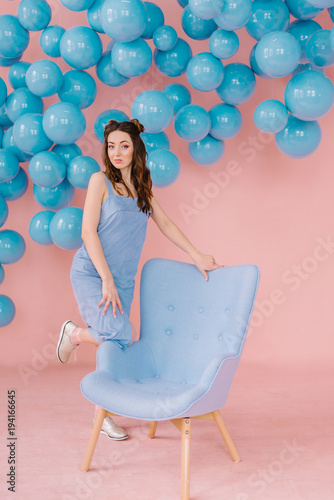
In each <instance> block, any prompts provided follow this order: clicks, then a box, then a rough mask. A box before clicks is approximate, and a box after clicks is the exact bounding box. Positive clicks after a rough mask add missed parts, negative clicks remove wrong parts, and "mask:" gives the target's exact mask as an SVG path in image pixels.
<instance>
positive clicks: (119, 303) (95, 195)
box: [57, 120, 220, 439]
mask: <svg viewBox="0 0 334 500" xmlns="http://www.w3.org/2000/svg"><path fill="white" fill-rule="evenodd" d="M143 131H144V128H143V126H142V125H141V124H140V123H139V122H138V120H131V121H129V122H127V121H125V122H116V121H115V120H111V121H110V122H109V123H108V125H107V126H106V127H105V130H104V140H105V142H104V147H103V153H102V157H103V162H104V165H105V167H106V171H105V173H103V172H98V173H95V174H93V175H92V176H91V179H90V181H89V186H88V190H87V196H86V201H85V206H84V213H83V220H82V239H83V245H82V247H81V248H80V249H79V250H78V251H77V252H76V254H75V256H74V259H73V263H72V268H71V282H72V286H73V290H74V295H75V297H76V300H77V303H78V306H79V309H80V313H81V316H82V319H83V321H84V323H85V324H86V325H87V327H86V328H79V327H78V326H77V325H75V324H74V323H73V322H72V321H65V323H64V324H63V326H62V328H61V331H60V336H59V342H58V345H57V357H58V359H59V361H60V362H62V363H67V361H68V359H69V357H70V355H71V352H72V351H73V350H74V349H75V348H77V347H78V345H79V344H80V343H81V342H89V343H91V344H95V345H97V346H98V345H99V344H101V342H104V341H106V340H108V341H113V342H116V343H117V344H118V345H119V346H120V348H122V349H124V348H125V347H126V346H128V345H129V344H130V343H131V341H132V340H134V337H135V332H134V329H133V327H132V325H131V323H130V320H129V316H130V308H131V303H132V299H133V292H134V283H135V282H134V278H135V275H136V273H137V268H138V262H139V259H140V255H141V251H142V247H143V244H144V241H145V236H146V226H147V221H148V219H149V217H150V216H151V218H152V219H153V220H154V222H155V223H156V224H157V226H158V227H159V229H160V230H161V232H162V233H163V234H164V235H165V236H166V237H167V238H168V239H169V240H171V241H172V242H173V243H175V244H176V245H177V246H178V247H180V248H182V250H184V251H185V252H187V253H188V254H189V255H190V257H191V258H192V260H193V261H194V263H195V264H196V266H197V267H198V269H199V270H200V272H201V273H202V274H203V275H204V277H205V279H208V275H207V273H206V271H209V270H213V269H216V268H218V267H220V266H219V265H218V264H216V262H215V259H214V258H213V257H212V256H210V255H204V254H202V253H201V252H199V251H198V250H197V249H196V248H195V247H194V246H193V245H192V244H191V243H190V241H189V240H188V239H187V238H186V236H185V235H184V234H183V233H182V232H181V231H180V229H179V228H178V227H177V226H176V225H175V224H174V222H172V221H171V220H170V219H169V218H168V216H167V215H166V214H165V212H164V211H163V209H162V208H161V207H160V205H159V204H158V202H157V200H156V199H155V198H154V196H153V193H152V180H151V176H150V171H149V169H148V168H147V166H146V157H147V154H146V150H145V145H144V143H143V141H142V139H141V137H140V133H141V132H143ZM101 432H103V433H104V434H106V435H107V436H108V437H109V438H111V439H126V438H127V434H126V432H125V431H124V430H123V429H121V428H120V427H118V426H117V425H116V424H115V423H114V422H113V420H112V419H111V418H110V417H107V418H106V419H105V421H104V423H103V426H102V431H101Z"/></svg>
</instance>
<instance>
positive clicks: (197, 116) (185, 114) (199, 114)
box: [174, 104, 211, 142]
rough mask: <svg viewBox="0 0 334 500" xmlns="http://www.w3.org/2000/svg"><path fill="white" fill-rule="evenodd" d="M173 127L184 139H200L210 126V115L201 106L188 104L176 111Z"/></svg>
mask: <svg viewBox="0 0 334 500" xmlns="http://www.w3.org/2000/svg"><path fill="white" fill-rule="evenodd" d="M174 127H175V131H176V133H177V135H179V136H180V137H181V138H182V139H184V140H185V141H192V142H194V141H200V140H201V139H204V137H205V136H206V135H207V134H208V133H209V130H210V128H211V120H210V115H209V113H208V112H207V111H206V110H205V109H204V108H203V107H202V106H198V105H197V104H188V105H187V106H184V107H183V108H181V109H180V110H179V111H178V112H177V113H176V115H175V122H174Z"/></svg>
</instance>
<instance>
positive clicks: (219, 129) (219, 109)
mask: <svg viewBox="0 0 334 500" xmlns="http://www.w3.org/2000/svg"><path fill="white" fill-rule="evenodd" d="M209 115H210V119H211V129H210V135H211V136H212V137H214V138H215V139H218V140H222V139H232V138H233V137H235V136H236V135H237V134H238V133H239V132H240V130H241V127H242V114H241V113H240V111H239V110H238V108H236V107H235V106H230V105H229V104H223V103H221V104H216V105H215V106H213V107H212V108H211V109H210V110H209Z"/></svg>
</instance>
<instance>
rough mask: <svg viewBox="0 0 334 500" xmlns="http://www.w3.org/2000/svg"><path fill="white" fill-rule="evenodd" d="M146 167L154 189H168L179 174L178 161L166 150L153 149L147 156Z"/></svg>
mask: <svg viewBox="0 0 334 500" xmlns="http://www.w3.org/2000/svg"><path fill="white" fill-rule="evenodd" d="M147 166H148V168H149V169H150V172H151V177H152V183H153V186H154V187H168V186H170V185H171V184H174V182H175V181H176V180H177V178H178V176H179V174H180V168H181V166H180V160H179V159H178V158H177V156H175V154H174V153H172V152H171V151H168V150H166V149H155V150H153V151H151V152H150V153H149V155H148V160H147Z"/></svg>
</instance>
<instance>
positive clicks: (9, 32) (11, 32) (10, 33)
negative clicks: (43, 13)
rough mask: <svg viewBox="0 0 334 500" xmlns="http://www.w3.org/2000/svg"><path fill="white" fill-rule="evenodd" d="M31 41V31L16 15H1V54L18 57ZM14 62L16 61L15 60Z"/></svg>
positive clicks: (6, 56) (11, 57)
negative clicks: (25, 27) (24, 26)
mask: <svg viewBox="0 0 334 500" xmlns="http://www.w3.org/2000/svg"><path fill="white" fill-rule="evenodd" d="M28 43H29V32H28V31H27V30H26V29H24V28H23V26H22V25H21V24H20V23H19V20H18V19H17V17H15V16H11V15H9V14H4V15H2V16H0V56H1V57H4V58H10V59H13V58H16V57H19V56H21V55H22V53H23V52H24V51H25V49H26V48H27V47H28ZM13 62H14V61H13Z"/></svg>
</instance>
